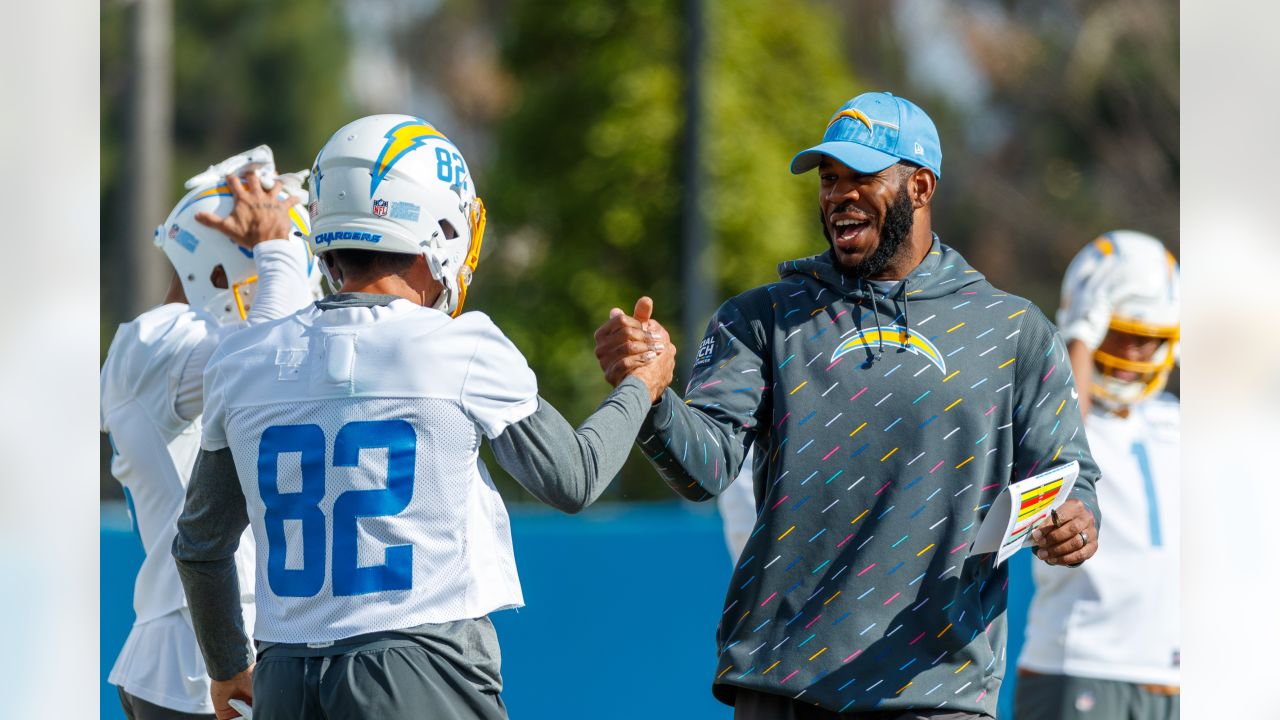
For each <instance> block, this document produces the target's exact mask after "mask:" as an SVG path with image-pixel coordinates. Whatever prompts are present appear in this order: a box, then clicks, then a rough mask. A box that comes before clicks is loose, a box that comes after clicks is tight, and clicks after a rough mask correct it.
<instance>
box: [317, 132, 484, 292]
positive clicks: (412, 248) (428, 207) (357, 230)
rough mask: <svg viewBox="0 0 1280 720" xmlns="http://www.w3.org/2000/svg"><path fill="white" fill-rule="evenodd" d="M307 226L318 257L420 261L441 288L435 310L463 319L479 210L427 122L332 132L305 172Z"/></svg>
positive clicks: (445, 142)
mask: <svg viewBox="0 0 1280 720" xmlns="http://www.w3.org/2000/svg"><path fill="white" fill-rule="evenodd" d="M311 221H312V224H313V229H314V232H313V234H312V235H311V245H312V250H313V251H314V253H315V254H317V255H319V254H321V253H324V252H328V251H329V250H335V249H339V248H352V249H357V250H376V251H381V252H393V253H408V254H414V255H422V256H423V257H425V258H426V260H427V264H428V266H429V267H430V268H431V274H432V275H433V276H434V277H435V279H436V280H438V281H439V282H440V283H441V284H442V285H443V286H444V290H443V292H441V293H440V297H439V299H438V300H437V301H436V303H435V307H436V309H437V310H440V311H442V312H446V313H449V314H450V315H453V316H454V317H457V315H458V314H459V313H461V312H462V305H463V303H464V302H465V301H466V299H467V287H468V286H469V285H470V284H471V279H472V276H473V274H474V272H475V269H476V264H477V263H478V262H479V261H480V245H481V243H482V242H483V239H484V225H485V212H484V203H482V202H481V201H480V198H479V197H477V196H476V191H475V185H474V183H473V182H472V180H471V175H470V172H469V171H468V169H467V163H466V161H465V160H464V159H463V158H462V154H461V153H460V152H459V151H458V148H457V147H455V146H454V144H453V143H452V142H450V140H449V138H447V137H445V136H444V133H441V132H440V131H439V130H436V129H435V128H434V127H432V126H431V124H430V123H428V122H427V121H425V120H422V119H421V118H416V117H410V116H408V115H373V116H370V117H366V118H361V119H360V120H356V121H355V122H352V123H350V124H348V125H346V126H345V127H343V128H342V129H341V130H339V131H338V132H336V133H334V134H333V137H331V138H330V139H329V142H327V143H325V146H324V147H323V148H321V150H320V154H319V155H317V156H316V161H315V165H314V166H313V167H312V169H311ZM321 266H322V269H323V263H321ZM326 273H327V270H326ZM329 281H330V283H331V284H334V281H333V278H330V280H329Z"/></svg>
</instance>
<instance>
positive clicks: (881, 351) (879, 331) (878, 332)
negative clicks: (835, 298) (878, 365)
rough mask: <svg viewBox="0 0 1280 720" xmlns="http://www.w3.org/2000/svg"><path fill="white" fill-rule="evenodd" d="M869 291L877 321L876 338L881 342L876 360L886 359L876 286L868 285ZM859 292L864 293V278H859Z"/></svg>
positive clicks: (873, 314) (872, 312) (873, 313)
mask: <svg viewBox="0 0 1280 720" xmlns="http://www.w3.org/2000/svg"><path fill="white" fill-rule="evenodd" d="M867 290H869V291H870V292H871V316H872V317H874V318H875V320H876V338H877V339H878V340H879V343H880V345H879V352H877V354H876V359H877V360H879V359H880V358H882V357H884V328H882V327H880V310H879V309H878V308H877V307H876V284H875V283H873V282H869V283H867ZM858 292H859V293H861V292H862V278H858Z"/></svg>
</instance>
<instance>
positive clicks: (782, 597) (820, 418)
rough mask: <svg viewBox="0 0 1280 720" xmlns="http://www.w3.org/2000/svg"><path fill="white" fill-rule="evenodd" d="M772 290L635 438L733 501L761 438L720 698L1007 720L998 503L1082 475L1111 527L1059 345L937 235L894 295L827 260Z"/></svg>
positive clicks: (682, 485) (1082, 487)
mask: <svg viewBox="0 0 1280 720" xmlns="http://www.w3.org/2000/svg"><path fill="white" fill-rule="evenodd" d="M779 274H780V275H781V281H780V282H777V283H773V284H770V285H766V286H764V287H759V288H755V289H753V290H750V291H747V292H745V293H743V294H741V295H738V296H737V297H734V298H732V299H731V300H729V301H728V302H726V303H725V304H724V305H723V306H721V308H720V310H719V311H718V312H717V314H716V316H715V317H714V318H713V319H712V321H711V323H710V325H709V327H708V331H707V335H706V338H705V339H704V340H703V341H702V344H701V346H700V347H699V349H698V355H697V358H696V362H695V367H694V372H693V377H692V380H691V381H690V383H689V387H688V389H687V391H686V392H685V399H684V401H683V402H682V401H681V399H680V398H679V396H677V395H676V394H675V393H674V392H673V391H671V390H670V389H668V390H667V391H666V393H665V394H664V395H663V397H662V399H661V400H660V401H659V403H658V404H657V405H655V406H654V408H653V410H652V412H651V413H650V414H649V417H648V419H647V420H646V422H645V426H644V427H643V428H642V429H641V432H640V438H641V441H640V446H641V449H642V450H643V451H644V453H645V454H646V456H648V457H649V459H650V461H651V462H652V463H653V464H654V466H655V467H656V468H657V469H658V472H659V473H660V475H661V476H662V477H663V479H664V480H665V481H666V482H667V483H668V484H669V485H670V486H671V488H672V489H673V490H675V492H677V493H678V494H680V495H682V496H683V497H686V498H688V499H691V500H706V499H708V498H710V497H712V496H714V495H716V494H718V493H719V492H721V491H722V490H723V489H724V488H725V486H726V484H727V483H729V482H731V481H732V479H733V477H734V475H735V474H736V471H737V469H738V467H739V465H740V464H741V463H742V458H743V456H744V454H745V450H746V448H748V447H750V446H751V444H752V443H754V444H755V455H754V457H755V467H754V473H755V480H756V508H757V519H756V524H755V528H754V530H753V532H752V535H751V538H750V540H748V542H747V546H746V549H745V550H744V551H743V553H742V556H741V558H739V562H738V565H737V566H736V568H735V570H734V574H733V578H732V580H731V582H730V586H729V589H728V592H727V594H726V597H725V610H724V613H723V615H722V616H721V621H720V626H719V629H718V637H717V640H718V643H719V647H720V662H719V667H718V668H717V670H716V674H715V680H714V682H713V686H712V689H713V691H714V693H715V695H716V697H718V698H719V699H720V700H722V701H724V702H726V703H730V704H732V702H733V697H734V693H735V688H736V687H746V688H752V689H754V690H757V691H761V692H768V693H774V694H780V695H785V696H788V697H794V698H797V699H799V700H800V701H804V702H812V703H814V704H816V705H819V706H821V707H823V708H826V709H828V710H833V711H837V712H851V711H860V710H896V709H908V708H939V707H944V708H946V709H948V710H951V711H963V712H981V713H986V714H989V715H993V716H994V715H995V708H996V700H997V697H998V695H999V690H1000V682H1001V679H1002V678H1003V676H1004V672H1005V637H1006V633H1005V607H1006V598H1007V593H1006V590H1007V584H1008V566H1007V565H1003V566H1001V567H999V568H994V567H993V558H994V556H993V555H981V556H970V555H969V553H968V548H969V545H970V543H971V542H972V541H973V539H974V537H975V535H976V533H977V530H978V526H979V524H980V523H981V521H982V518H983V517H984V516H985V514H986V510H987V508H988V507H989V506H990V505H991V503H992V501H993V500H994V499H995V498H996V496H997V495H998V494H999V493H1000V491H1001V490H1002V489H1004V488H1005V487H1006V486H1007V485H1008V484H1009V483H1010V482H1012V481H1015V480H1020V479H1022V478H1025V477H1028V476H1030V475H1033V474H1035V473H1037V472H1040V471H1043V470H1046V469H1048V468H1050V467H1053V466H1055V465H1059V464H1064V463H1067V462H1070V461H1071V460H1079V461H1080V465H1081V472H1080V477H1079V480H1078V481H1077V484H1076V486H1075V489H1074V491H1073V492H1072V494H1071V497H1073V498H1076V499H1079V500H1081V501H1083V502H1084V503H1085V505H1087V506H1088V507H1089V508H1090V509H1091V510H1092V511H1093V513H1094V515H1095V517H1096V518H1097V521H1098V523H1099V525H1101V520H1102V518H1101V515H1100V514H1099V512H1098V508H1097V503H1096V496H1095V493H1094V483H1095V481H1096V480H1097V478H1098V470H1097V466H1096V465H1095V464H1094V462H1093V460H1092V458H1091V457H1090V456H1089V448H1088V444H1087V442H1086V440H1085V434H1084V432H1082V427H1081V422H1080V411H1079V408H1078V405H1077V401H1076V394H1075V390H1074V385H1073V382H1072V377H1071V366H1070V363H1069V361H1068V359H1067V355H1066V351H1065V348H1064V346H1063V343H1062V341H1061V339H1060V338H1059V336H1058V335H1057V333H1056V331H1055V330H1054V327H1053V326H1052V325H1051V324H1050V323H1049V321H1048V320H1047V319H1046V318H1045V317H1044V315H1043V314H1042V313H1041V312H1040V311H1039V310H1038V309H1037V308H1036V307H1035V305H1033V304H1032V303H1030V302H1029V301H1027V300H1024V299H1022V298H1019V297H1016V296H1013V295H1009V294H1008V293H1004V292H1001V291H1000V290H997V289H996V288H994V287H992V286H991V284H990V283H989V282H987V280H986V279H985V278H984V277H983V276H982V275H981V274H980V273H979V272H978V271H976V270H974V269H973V268H971V267H969V265H968V263H966V262H965V261H964V259H963V258H962V257H960V255H959V253H957V252H955V251H954V250H952V249H951V248H949V247H947V246H945V245H942V244H940V243H939V242H938V241H937V239H936V238H935V239H934V243H933V248H932V249H931V251H930V253H929V255H928V256H927V257H926V258H925V260H924V262H922V263H921V264H920V266H919V267H917V268H916V269H915V270H914V271H913V272H912V273H911V274H910V275H909V276H908V277H907V278H906V280H905V281H903V282H899V283H894V284H893V286H892V287H889V288H887V289H882V288H877V287H876V285H875V284H872V283H867V282H865V281H857V280H851V279H849V278H847V277H845V276H844V275H842V274H841V273H840V272H839V271H838V270H837V269H836V268H835V267H834V266H833V264H832V260H831V256H830V254H829V253H823V254H822V255H817V256H814V257H810V258H806V259H803V260H795V261H791V262H787V263H783V264H782V265H781V266H780V267H779Z"/></svg>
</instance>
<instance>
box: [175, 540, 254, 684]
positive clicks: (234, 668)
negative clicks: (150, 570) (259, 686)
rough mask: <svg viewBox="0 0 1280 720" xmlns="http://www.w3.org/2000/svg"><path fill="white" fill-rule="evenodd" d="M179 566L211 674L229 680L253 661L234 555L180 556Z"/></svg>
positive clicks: (192, 621)
mask: <svg viewBox="0 0 1280 720" xmlns="http://www.w3.org/2000/svg"><path fill="white" fill-rule="evenodd" d="M177 566H178V575H179V577H181V578H182V589H183V591H185V592H186V595H187V605H188V606H189V607H190V609H191V624H192V626H194V628H195V631H196V641H197V642H199V643H200V653H201V654H202V655H203V656H204V664H205V666H206V667H207V668H208V671H209V677H211V678H213V679H214V680H227V679H229V678H231V677H233V676H235V674H236V673H238V672H240V671H242V670H244V669H245V668H247V667H249V666H250V665H251V664H252V663H253V650H252V648H251V646H250V643H249V637H248V635H247V634H246V633H245V628H244V617H243V613H242V612H241V609H240V581H239V578H238V576H237V574H236V562H235V559H234V558H227V559H225V560H215V561H209V562H199V561H190V560H177Z"/></svg>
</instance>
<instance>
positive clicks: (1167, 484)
mask: <svg viewBox="0 0 1280 720" xmlns="http://www.w3.org/2000/svg"><path fill="white" fill-rule="evenodd" d="M1178 427H1179V422H1178V403H1177V401H1176V400H1173V399H1168V398H1157V399H1152V400H1148V401H1146V402H1143V403H1139V404H1138V405H1136V406H1134V408H1133V409H1132V411H1131V414H1130V416H1129V417H1128V418H1120V417H1115V416H1108V415H1103V414H1102V413H1100V412H1094V413H1091V414H1090V416H1089V420H1088V423H1087V425H1086V430H1087V432H1088V434H1089V448H1090V450H1091V452H1092V454H1093V457H1094V459H1095V460H1096V461H1097V463H1098V467H1099V469H1100V470H1101V471H1102V480H1101V481H1100V482H1099V483H1098V504H1099V505H1100V506H1101V507H1102V508H1104V512H1105V513H1106V522H1105V524H1104V525H1103V526H1102V528H1101V530H1100V534H1099V538H1098V542H1099V544H1098V552H1097V554H1095V555H1094V556H1093V557H1092V558H1090V559H1089V561H1088V562H1086V563H1084V564H1083V565H1081V566H1080V567H1079V568H1064V567H1050V566H1048V565H1045V564H1044V563H1041V562H1035V563H1034V564H1033V565H1032V573H1033V577H1034V579H1035V583H1036V592H1035V595H1034V597H1033V598H1032V603H1031V608H1030V611H1029V613H1028V619H1027V641H1026V646H1025V647H1024V648H1023V651H1022V655H1021V657H1020V658H1019V659H1018V665H1019V667H1023V668H1026V669H1028V670H1032V671H1036V672H1042V673H1052V674H1066V675H1072V676H1076V677H1087V678H1100V679H1104V680H1115V681H1120V682H1133V683H1156V684H1162V685H1177V684H1179V675H1180V664H1181V662H1180V652H1181V650H1180V647H1179V645H1180V641H1179V627H1180V620H1179V612H1180V603H1179V597H1180V586H1179V564H1178V559H1179V551H1180V546H1179V536H1180V527H1179V511H1180V499H1179V492H1180V488H1181V460H1180V457H1179V448H1180V442H1179V429H1178Z"/></svg>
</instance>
